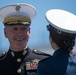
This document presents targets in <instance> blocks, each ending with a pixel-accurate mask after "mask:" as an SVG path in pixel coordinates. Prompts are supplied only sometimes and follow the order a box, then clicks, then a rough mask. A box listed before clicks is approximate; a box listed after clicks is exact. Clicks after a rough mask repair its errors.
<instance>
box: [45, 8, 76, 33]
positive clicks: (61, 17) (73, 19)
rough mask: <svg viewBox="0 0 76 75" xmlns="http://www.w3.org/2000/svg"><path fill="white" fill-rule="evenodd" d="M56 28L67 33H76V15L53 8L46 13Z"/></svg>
mask: <svg viewBox="0 0 76 75" xmlns="http://www.w3.org/2000/svg"><path fill="white" fill-rule="evenodd" d="M45 17H46V19H47V21H48V22H49V24H50V25H52V26H53V27H54V28H56V29H58V30H61V31H63V32H67V33H76V15H74V14H72V13H70V12H68V11H65V10H61V9H51V10H49V11H47V12H46V15H45Z"/></svg>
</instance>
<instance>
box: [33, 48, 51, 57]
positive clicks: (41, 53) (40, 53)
mask: <svg viewBox="0 0 76 75" xmlns="http://www.w3.org/2000/svg"><path fill="white" fill-rule="evenodd" d="M32 52H33V53H35V54H39V55H45V56H50V54H47V53H45V52H41V51H39V50H36V49H34V50H32Z"/></svg>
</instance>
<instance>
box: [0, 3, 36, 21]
mask: <svg viewBox="0 0 76 75" xmlns="http://www.w3.org/2000/svg"><path fill="white" fill-rule="evenodd" d="M11 15H22V16H28V17H29V18H30V20H31V21H32V19H33V18H34V17H35V16H36V9H35V7H34V6H32V5H29V4H24V3H16V4H11V5H7V6H4V7H2V8H0V21H2V22H3V21H4V19H5V18H6V17H8V16H11Z"/></svg>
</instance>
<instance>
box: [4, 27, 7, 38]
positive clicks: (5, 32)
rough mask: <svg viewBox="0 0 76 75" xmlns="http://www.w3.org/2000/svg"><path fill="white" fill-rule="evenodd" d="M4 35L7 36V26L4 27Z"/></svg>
mask: <svg viewBox="0 0 76 75" xmlns="http://www.w3.org/2000/svg"><path fill="white" fill-rule="evenodd" d="M4 35H5V37H6V38H7V30H6V28H4Z"/></svg>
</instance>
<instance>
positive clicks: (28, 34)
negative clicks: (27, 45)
mask: <svg viewBox="0 0 76 75" xmlns="http://www.w3.org/2000/svg"><path fill="white" fill-rule="evenodd" d="M30 31H31V28H30V27H29V33H28V35H29V37H30Z"/></svg>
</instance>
